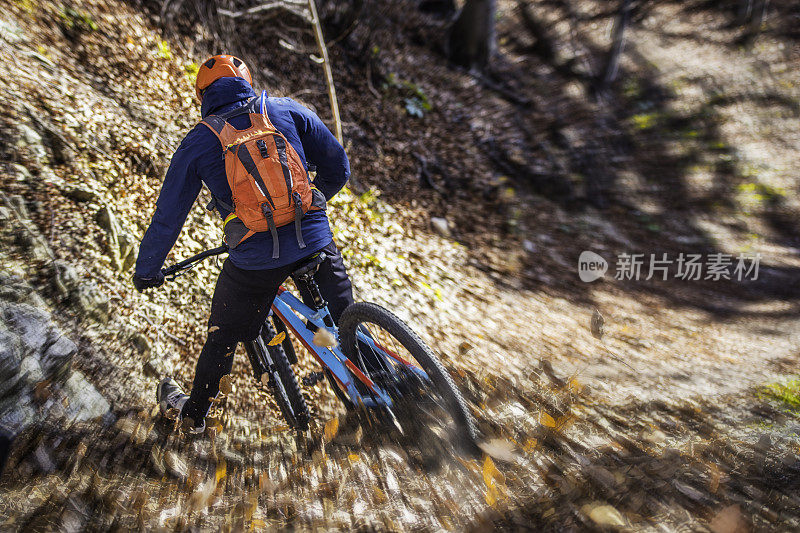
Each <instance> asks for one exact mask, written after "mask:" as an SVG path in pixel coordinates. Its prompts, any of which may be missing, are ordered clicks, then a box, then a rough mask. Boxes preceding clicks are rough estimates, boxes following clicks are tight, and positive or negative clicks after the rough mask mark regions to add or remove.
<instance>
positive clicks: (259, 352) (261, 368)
mask: <svg viewBox="0 0 800 533" xmlns="http://www.w3.org/2000/svg"><path fill="white" fill-rule="evenodd" d="M244 349H245V351H246V352H247V358H248V359H249V360H250V365H251V366H252V367H253V377H254V378H256V381H258V382H259V383H260V382H261V378H262V376H263V375H264V373H265V372H266V373H267V375H268V376H269V385H272V384H273V383H272V381H273V380H274V379H275V378H274V377H273V374H274V372H275V363H273V361H272V357H271V356H270V354H269V350H267V346H266V344H264V340H263V339H262V338H261V335H259V336H258V337H256V339H255V340H253V341H249V342H245V343H244ZM265 385H266V384H265Z"/></svg>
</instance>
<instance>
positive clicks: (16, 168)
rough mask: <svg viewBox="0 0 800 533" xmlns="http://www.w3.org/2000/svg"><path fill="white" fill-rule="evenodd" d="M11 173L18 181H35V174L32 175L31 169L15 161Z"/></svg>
mask: <svg viewBox="0 0 800 533" xmlns="http://www.w3.org/2000/svg"><path fill="white" fill-rule="evenodd" d="M11 174H12V175H13V176H14V177H15V178H16V180H17V181H21V182H24V183H30V182H31V181H33V176H32V175H31V172H30V170H28V169H27V168H26V167H24V166H23V165H20V164H18V163H13V164H12V165H11Z"/></svg>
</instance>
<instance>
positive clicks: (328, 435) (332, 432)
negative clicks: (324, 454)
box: [325, 418, 339, 442]
mask: <svg viewBox="0 0 800 533" xmlns="http://www.w3.org/2000/svg"><path fill="white" fill-rule="evenodd" d="M338 432H339V419H338V418H331V419H330V420H328V421H327V422H325V440H326V441H327V442H330V441H332V440H333V438H334V437H335V436H336V434H337V433H338Z"/></svg>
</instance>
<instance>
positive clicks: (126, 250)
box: [95, 205, 136, 270]
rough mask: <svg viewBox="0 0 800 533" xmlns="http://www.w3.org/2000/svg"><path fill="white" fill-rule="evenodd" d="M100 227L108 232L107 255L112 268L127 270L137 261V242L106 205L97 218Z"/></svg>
mask: <svg viewBox="0 0 800 533" xmlns="http://www.w3.org/2000/svg"><path fill="white" fill-rule="evenodd" d="M95 220H96V221H97V224H98V226H100V228H102V229H103V230H104V231H105V232H106V253H107V254H108V257H109V258H110V259H111V266H112V267H114V269H116V270H127V269H129V268H130V267H131V266H132V265H133V263H134V262H135V261H136V257H135V255H134V256H133V257H131V256H132V255H133V254H134V246H135V243H136V240H135V239H134V238H133V237H132V236H131V235H130V234H129V233H128V232H127V231H124V230H123V229H122V228H121V227H120V225H119V221H118V220H117V217H116V216H115V215H114V212H113V211H112V210H111V208H110V207H108V206H107V205H104V206H103V207H101V208H100V210H99V211H98V212H97V215H96V216H95Z"/></svg>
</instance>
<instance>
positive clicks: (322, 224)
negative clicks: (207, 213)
mask: <svg viewBox="0 0 800 533" xmlns="http://www.w3.org/2000/svg"><path fill="white" fill-rule="evenodd" d="M253 96H256V94H255V92H254V91H253V88H252V87H251V86H250V84H249V83H247V82H246V81H245V80H244V79H242V78H220V79H219V80H217V81H216V82H214V83H213V84H211V86H209V87H208V89H206V92H205V93H204V94H203V103H202V106H201V109H200V112H201V115H202V116H203V117H204V118H205V117H206V116H208V115H210V114H219V113H224V112H226V111H230V110H232V109H234V108H236V107H240V106H242V105H244V104H245V103H246V102H247V101H248V100H249V99H250V98H252V97H253ZM267 115H268V116H269V118H270V121H271V122H272V124H273V125H274V126H275V127H276V128H278V130H279V131H280V132H281V133H283V135H284V136H285V137H286V140H287V141H289V143H291V145H292V147H293V148H294V149H295V150H296V151H297V153H298V155H299V156H300V159H302V160H303V165H304V166H305V167H306V168H308V162H311V163H313V164H315V165H316V166H317V177H316V178H315V179H314V185H315V186H316V187H317V188H318V189H319V190H320V191H322V193H323V194H324V195H325V198H326V199H328V200H330V198H331V197H333V196H334V195H335V194H336V193H337V192H339V190H341V188H342V187H344V185H345V183H347V180H348V178H349V177H350V164H349V162H348V161H347V155H345V153H344V148H342V145H341V144H339V142H338V141H337V140H336V138H335V137H334V136H333V134H332V133H331V132H330V131H329V130H328V128H327V127H326V126H325V124H323V122H322V121H321V120H320V119H319V117H317V116H316V115H315V114H314V113H313V112H312V111H311V110H309V109H307V108H305V107H303V106H302V105H300V104H298V103H297V102H295V101H294V100H292V99H290V98H274V97H268V98H267ZM231 124H232V125H233V126H234V127H236V128H240V129H241V128H245V127H247V126H248V125H249V118H248V117H247V115H239V116H236V117H233V118H232V119H231ZM203 183H205V185H206V187H208V189H209V191H211V194H212V195H213V196H214V198H218V199H220V200H222V201H223V202H225V203H226V204H228V205H230V204H232V201H231V189H230V186H229V185H228V180H227V178H226V176H225V160H224V159H223V155H222V146H221V145H220V142H219V139H218V138H217V137H216V136H215V135H214V134H213V133H212V132H211V130H210V129H208V127H207V126H205V125H203V124H198V125H197V126H195V127H194V129H192V130H191V131H190V132H189V133H188V134H187V135H186V137H185V138H184V139H183V142H181V145H180V146H179V147H178V150H177V151H176V152H175V155H173V157H172V161H171V162H170V165H169V169H168V170H167V175H166V177H165V178H164V184H163V185H162V186H161V193H160V194H159V196H158V202H157V203H156V211H155V213H154V214H153V219H152V221H151V222H150V227H148V228H147V231H146V232H145V234H144V238H143V239H142V243H141V245H140V246H139V256H138V258H137V260H136V274H137V275H138V276H141V277H145V278H149V277H153V276H156V275H157V274H158V272H159V270H160V269H161V267H162V266H163V264H164V259H165V258H166V257H167V254H168V253H169V251H170V249H171V248H172V246H173V245H174V244H175V241H176V240H177V238H178V234H179V233H180V232H181V228H182V227H183V224H184V223H185V222H186V217H187V216H188V214H189V210H190V209H191V208H192V205H193V204H194V202H195V200H196V199H197V195H198V194H199V192H200V189H201V188H202V184H203ZM219 209H220V215H221V217H222V218H224V217H225V216H226V215H227V214H228V213H227V211H226V210H224V209H222V208H219ZM203 231H205V230H203ZM302 231H303V240H304V241H305V243H306V247H305V248H303V249H300V247H299V245H298V243H297V239H296V237H295V234H294V232H295V229H294V224H289V225H287V226H282V227H280V228H278V239H279V243H280V257H279V258H278V259H272V236H271V235H270V233H269V232H263V233H256V234H255V235H253V236H252V237H250V238H249V239H247V240H245V241H244V242H243V243H241V244H240V245H239V246H237V247H236V248H235V249H233V250H231V252H230V259H231V261H232V262H233V264H234V265H236V266H237V267H239V268H242V269H245V270H260V269H267V268H278V267H281V266H285V265H288V264H290V263H293V262H295V261H297V260H299V259H302V258H303V257H306V256H308V255H310V254H312V253H314V252H317V251H319V250H320V249H321V248H323V247H324V246H325V245H327V244H328V243H329V242H331V240H332V239H333V235H332V234H331V230H330V226H329V225H328V217H327V215H326V214H325V211H309V212H308V214H306V216H304V217H303V221H302Z"/></svg>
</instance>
